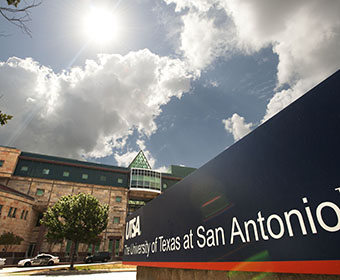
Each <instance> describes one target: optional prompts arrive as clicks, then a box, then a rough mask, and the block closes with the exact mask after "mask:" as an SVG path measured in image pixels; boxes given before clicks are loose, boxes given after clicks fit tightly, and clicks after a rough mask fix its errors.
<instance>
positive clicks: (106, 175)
mask: <svg viewBox="0 0 340 280" xmlns="http://www.w3.org/2000/svg"><path fill="white" fill-rule="evenodd" d="M194 170H195V169H194V168H188V167H182V166H174V165H172V166H171V167H170V169H169V173H160V172H158V171H155V170H152V169H151V166H150V165H149V163H148V161H147V159H146V157H145V156H144V154H143V152H142V151H140V152H139V153H138V155H137V156H136V157H135V159H134V160H133V161H132V162H131V164H130V165H129V167H118V166H111V165H105V164H97V163H92V162H85V161H78V160H73V159H67V158H61V157H54V156H48V155H41V154H33V153H27V152H23V151H20V150H18V149H16V148H11V147H1V146H0V234H2V233H3V232H4V231H12V232H13V233H15V234H16V235H19V236H20V237H22V238H23V239H24V241H23V242H21V244H20V245H17V246H13V247H12V248H11V252H7V253H6V254H5V253H3V256H5V257H6V256H12V257H13V258H14V259H15V258H20V257H24V256H32V255H35V254H37V253H38V252H51V253H54V254H56V255H58V256H60V257H61V258H62V259H63V258H64V259H66V258H67V257H68V254H69V252H70V247H71V242H69V241H65V242H64V243H62V244H48V243H47V242H46V241H45V239H44V236H45V234H46V229H45V227H44V226H42V225H40V223H39V221H40V219H41V217H42V215H43V213H44V211H46V209H47V207H49V206H51V205H53V204H54V203H55V202H56V201H58V199H59V198H60V197H61V196H63V195H68V194H78V193H89V194H92V195H93V196H95V197H96V198H97V199H98V200H99V201H100V203H106V204H108V205H109V223H108V227H107V229H106V230H105V231H104V232H102V234H101V235H100V238H101V242H100V244H99V245H98V244H97V245H94V244H80V245H79V248H78V254H79V257H80V258H82V257H83V256H84V255H86V254H87V253H92V252H95V251H109V252H112V255H113V256H114V257H116V258H119V257H120V256H121V254H122V250H123V238H124V229H125V228H124V227H125V219H126V217H127V215H129V213H132V212H133V211H135V210H136V209H138V208H139V207H141V206H143V205H145V204H146V203H147V202H149V201H150V200H152V199H153V198H155V197H156V196H158V195H159V194H161V193H162V192H164V191H166V190H167V189H168V188H170V187H171V186H172V185H174V184H175V183H176V182H178V181H179V180H181V179H182V178H183V177H185V176H186V175H188V174H189V173H191V172H192V171H194ZM1 249H2V248H1V246H0V250H1ZM14 261H16V260H13V262H14Z"/></svg>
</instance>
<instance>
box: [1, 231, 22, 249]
mask: <svg viewBox="0 0 340 280" xmlns="http://www.w3.org/2000/svg"><path fill="white" fill-rule="evenodd" d="M23 240H24V239H22V238H21V237H20V236H18V235H15V234H14V233H13V232H10V231H7V232H4V233H3V234H1V235H0V245H4V249H5V252H7V250H8V249H9V248H10V247H11V246H13V245H20V243H21V241H23Z"/></svg>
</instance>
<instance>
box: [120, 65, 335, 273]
mask: <svg viewBox="0 0 340 280" xmlns="http://www.w3.org/2000/svg"><path fill="white" fill-rule="evenodd" d="M339 89H340V71H338V72H336V73H335V74H333V75H332V76H330V77H329V78H328V79H326V80H325V81H323V82H322V83H320V84H319V85H318V86H316V87H315V88H313V89H312V90H310V91H309V92H308V93H306V94H305V95H304V96H302V97H301V98H300V99H298V100H297V101H295V102H294V103H292V104H291V105H290V106H288V107H287V108H285V109H284V110H282V111H281V112H280V113H278V114H277V115H276V116H274V117H273V118H271V119H270V120H269V121H267V122H265V123H264V124H262V125H261V126H260V127H258V128H257V129H255V130H254V131H253V132H251V133H250V134H249V135H247V136H245V137H244V138H243V139H241V140H240V141H238V142H237V143H235V144H234V145H233V146H231V147H230V148H228V149H227V150H225V151H224V152H222V153H221V154H220V155H218V156H217V157H216V158H214V159H212V160H211V161H209V162H208V163H207V164H205V165H204V166H203V167H201V168H199V169H198V170H197V171H195V172H193V173H192V174H190V175H189V176H187V177H186V178H184V179H183V180H182V181H180V182H179V183H177V184H176V185H174V186H173V187H172V188H170V189H169V190H167V191H166V192H165V193H163V194H162V195H160V196H159V197H157V198H156V199H154V200H152V201H151V202H149V203H148V204H147V205H146V206H144V207H143V208H141V209H140V210H138V211H136V212H134V213H133V214H132V215H130V216H129V217H128V218H127V224H126V236H125V244H124V257H123V260H124V263H127V264H136V265H141V266H156V267H175V268H192V269H212V270H232V271H270V272H285V273H314V274H340V249H339V244H340V92H339Z"/></svg>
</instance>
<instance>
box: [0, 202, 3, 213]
mask: <svg viewBox="0 0 340 280" xmlns="http://www.w3.org/2000/svg"><path fill="white" fill-rule="evenodd" d="M2 206H3V205H1V204H0V216H1V211H2Z"/></svg>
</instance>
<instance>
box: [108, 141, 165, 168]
mask: <svg viewBox="0 0 340 280" xmlns="http://www.w3.org/2000/svg"><path fill="white" fill-rule="evenodd" d="M136 144H137V146H138V148H139V150H138V151H133V150H128V151H127V152H126V153H123V154H121V153H119V152H115V153H114V158H115V160H116V161H117V163H118V166H125V167H127V166H129V164H130V163H131V162H132V160H133V159H134V158H135V157H136V156H137V154H138V152H139V151H140V150H142V151H143V153H144V155H145V157H146V159H147V160H148V162H149V164H150V166H151V168H155V163H156V159H155V158H154V157H153V156H152V154H151V152H150V151H149V150H147V148H146V146H145V141H144V140H142V139H137V141H136ZM164 168H166V167H160V168H158V169H156V170H163V169H164ZM161 172H162V171H161Z"/></svg>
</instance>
